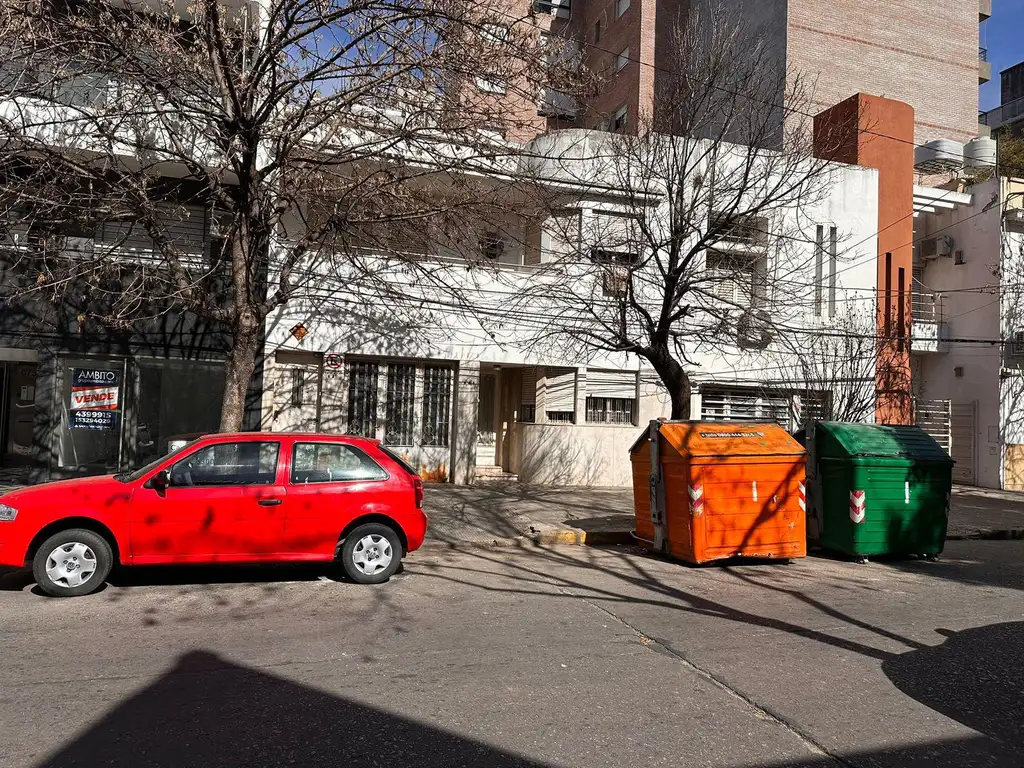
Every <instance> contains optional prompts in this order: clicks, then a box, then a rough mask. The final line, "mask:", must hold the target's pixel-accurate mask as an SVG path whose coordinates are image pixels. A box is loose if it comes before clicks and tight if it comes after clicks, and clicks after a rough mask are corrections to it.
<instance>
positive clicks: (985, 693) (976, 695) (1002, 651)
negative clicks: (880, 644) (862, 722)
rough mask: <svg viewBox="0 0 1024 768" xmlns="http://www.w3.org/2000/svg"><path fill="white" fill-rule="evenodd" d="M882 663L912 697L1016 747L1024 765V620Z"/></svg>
mask: <svg viewBox="0 0 1024 768" xmlns="http://www.w3.org/2000/svg"><path fill="white" fill-rule="evenodd" d="M939 632H940V634H943V635H945V636H946V638H947V639H946V641H945V642H944V643H942V644H941V645H936V646H929V647H925V648H920V649H918V650H915V651H911V652H909V653H904V654H900V655H899V656H896V657H894V658H892V659H889V660H887V661H885V662H883V663H882V669H883V670H884V671H885V674H886V675H888V677H889V679H890V680H892V682H893V684H894V685H895V686H896V687H897V688H899V689H900V690H901V691H903V692H904V693H905V694H907V695H908V696H910V697H912V698H914V699H916V700H917V701H919V702H921V703H922V704H924V705H926V706H928V707H931V708H932V709H934V710H935V711H936V712H941V713H942V714H944V715H945V716H946V717H949V718H952V719H953V720H957V721H959V722H961V723H963V724H964V725H966V726H967V727H969V728H973V729H974V730H976V731H978V732H979V733H984V734H986V735H988V736H990V737H991V738H993V739H995V740H996V741H999V742H1001V743H1003V744H1006V745H1007V746H1009V747H1011V748H1012V749H1015V750H1017V754H1018V755H1019V756H1020V761H1019V763H1018V764H1020V763H1024V665H1022V663H1021V660H1022V659H1024V622H1022V621H1016V622H1007V623H1005V624H990V625H988V626H984V627H976V628H974V629H965V630H963V631H961V632H951V631H948V630H939Z"/></svg>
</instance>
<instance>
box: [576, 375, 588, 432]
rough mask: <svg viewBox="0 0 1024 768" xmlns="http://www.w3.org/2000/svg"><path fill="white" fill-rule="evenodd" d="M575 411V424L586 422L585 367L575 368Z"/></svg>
mask: <svg viewBox="0 0 1024 768" xmlns="http://www.w3.org/2000/svg"><path fill="white" fill-rule="evenodd" d="M575 410H576V413H575V414H574V415H575V418H574V419H573V421H574V422H575V423H576V424H586V423H587V369H586V368H577V369H576V407H575Z"/></svg>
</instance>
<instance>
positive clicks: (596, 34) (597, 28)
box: [594, 19, 601, 43]
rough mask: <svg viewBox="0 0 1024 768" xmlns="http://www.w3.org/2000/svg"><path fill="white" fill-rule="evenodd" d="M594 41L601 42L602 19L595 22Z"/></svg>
mask: <svg viewBox="0 0 1024 768" xmlns="http://www.w3.org/2000/svg"><path fill="white" fill-rule="evenodd" d="M594 42H595V43H600V42H601V20H600V19H598V20H597V22H596V23H595V24H594Z"/></svg>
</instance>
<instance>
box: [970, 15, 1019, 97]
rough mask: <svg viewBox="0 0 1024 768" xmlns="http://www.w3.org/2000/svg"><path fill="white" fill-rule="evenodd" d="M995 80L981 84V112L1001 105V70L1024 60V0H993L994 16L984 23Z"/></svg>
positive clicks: (985, 44) (984, 41)
mask: <svg viewBox="0 0 1024 768" xmlns="http://www.w3.org/2000/svg"><path fill="white" fill-rule="evenodd" d="M981 47H982V48H988V60H989V61H990V62H992V80H991V81H989V82H987V83H985V84H984V85H983V86H981V96H980V102H981V103H980V105H979V108H980V109H981V111H982V112H984V111H986V110H989V109H992V108H994V107H997V106H999V73H1000V72H1001V71H1002V70H1004V69H1006V68H1008V67H1012V66H1013V65H1014V64H1017V63H1019V62H1021V61H1024V0H992V18H990V19H989V20H988V21H986V22H985V23H983V24H982V25H981Z"/></svg>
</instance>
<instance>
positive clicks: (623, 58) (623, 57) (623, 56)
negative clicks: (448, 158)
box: [614, 46, 629, 72]
mask: <svg viewBox="0 0 1024 768" xmlns="http://www.w3.org/2000/svg"><path fill="white" fill-rule="evenodd" d="M627 64H629V46H626V47H625V48H623V49H622V50H621V51H619V52H618V53H617V54H616V55H615V64H614V69H615V71H616V72H621V71H622V69H623V68H624V67H625V66H626V65H627Z"/></svg>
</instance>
